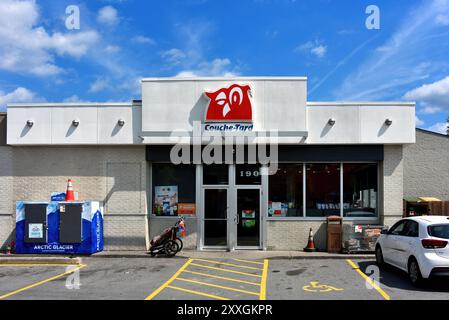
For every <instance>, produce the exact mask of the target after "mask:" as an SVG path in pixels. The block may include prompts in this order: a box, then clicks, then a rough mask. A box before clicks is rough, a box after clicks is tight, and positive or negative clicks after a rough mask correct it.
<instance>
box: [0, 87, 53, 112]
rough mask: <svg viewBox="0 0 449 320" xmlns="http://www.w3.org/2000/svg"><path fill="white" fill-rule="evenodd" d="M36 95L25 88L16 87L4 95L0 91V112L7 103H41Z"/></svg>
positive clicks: (40, 99)
mask: <svg viewBox="0 0 449 320" xmlns="http://www.w3.org/2000/svg"><path fill="white" fill-rule="evenodd" d="M43 100H44V99H42V98H39V97H37V96H36V94H35V93H34V92H32V91H30V90H28V89H26V88H23V87H18V88H17V89H15V90H14V91H11V92H9V93H4V92H2V91H0V110H4V109H5V108H6V105H7V104H8V103H21V102H36V101H43Z"/></svg>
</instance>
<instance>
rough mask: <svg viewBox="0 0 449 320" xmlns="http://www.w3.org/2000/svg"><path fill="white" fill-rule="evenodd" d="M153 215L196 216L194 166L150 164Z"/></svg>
mask: <svg viewBox="0 0 449 320" xmlns="http://www.w3.org/2000/svg"><path fill="white" fill-rule="evenodd" d="M152 186H153V190H152V194H153V196H152V198H153V214H154V215H156V216H177V215H195V214H196V203H195V201H196V198H195V196H196V195H195V190H196V188H195V186H196V174H195V166H194V165H173V164H159V163H153V164H152Z"/></svg>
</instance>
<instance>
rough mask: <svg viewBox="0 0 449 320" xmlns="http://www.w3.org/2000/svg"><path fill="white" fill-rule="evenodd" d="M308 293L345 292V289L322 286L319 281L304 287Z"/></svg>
mask: <svg viewBox="0 0 449 320" xmlns="http://www.w3.org/2000/svg"><path fill="white" fill-rule="evenodd" d="M302 289H303V290H304V291H307V292H319V293H324V292H331V291H343V290H344V289H341V288H336V287H333V286H329V285H327V284H320V283H319V282H318V281H311V282H310V283H309V284H308V285H305V286H304V287H302Z"/></svg>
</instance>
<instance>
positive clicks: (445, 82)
mask: <svg viewBox="0 0 449 320" xmlns="http://www.w3.org/2000/svg"><path fill="white" fill-rule="evenodd" d="M404 99H406V100H416V101H419V102H420V103H421V104H422V105H423V106H424V108H423V109H422V111H421V112H422V113H426V114H432V113H437V112H441V111H443V110H445V111H449V76H447V77H445V78H444V79H441V80H438V81H435V82H432V83H429V84H424V85H422V86H420V87H417V88H415V89H413V90H410V91H408V92H407V93H405V94H404Z"/></svg>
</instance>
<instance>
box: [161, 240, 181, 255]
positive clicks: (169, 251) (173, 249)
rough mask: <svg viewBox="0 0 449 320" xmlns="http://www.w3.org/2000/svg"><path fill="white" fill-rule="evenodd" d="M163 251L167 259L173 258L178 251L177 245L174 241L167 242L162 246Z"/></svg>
mask: <svg viewBox="0 0 449 320" xmlns="http://www.w3.org/2000/svg"><path fill="white" fill-rule="evenodd" d="M164 251H165V254H166V255H167V257H173V256H174V255H175V254H176V253H178V251H179V245H178V243H177V242H176V241H174V240H169V241H167V243H166V244H165V245H164Z"/></svg>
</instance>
